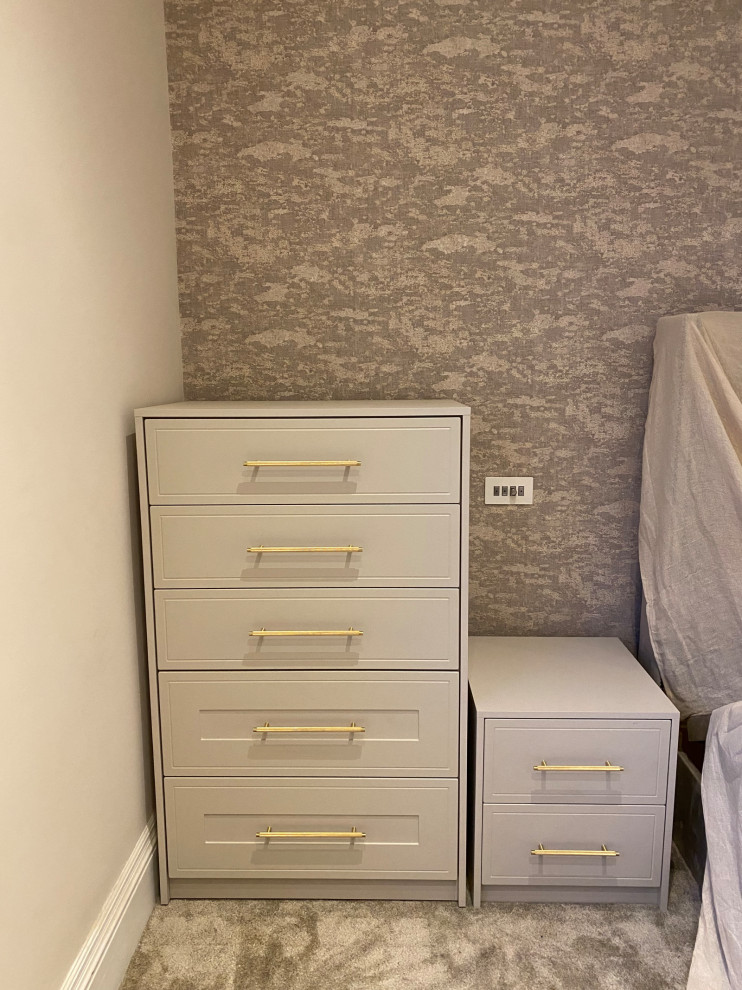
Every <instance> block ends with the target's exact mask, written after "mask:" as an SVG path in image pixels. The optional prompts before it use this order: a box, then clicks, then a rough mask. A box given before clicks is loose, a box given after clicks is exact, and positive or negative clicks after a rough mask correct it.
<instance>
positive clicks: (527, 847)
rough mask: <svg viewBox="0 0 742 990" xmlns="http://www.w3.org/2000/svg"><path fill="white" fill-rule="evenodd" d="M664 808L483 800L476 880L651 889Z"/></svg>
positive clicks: (658, 869)
mask: <svg viewBox="0 0 742 990" xmlns="http://www.w3.org/2000/svg"><path fill="white" fill-rule="evenodd" d="M664 825H665V809H664V807H660V808H658V807H651V806H649V805H643V806H642V805H632V806H625V807H622V808H606V807H601V806H600V805H585V806H583V807H581V808H576V807H574V806H573V805H554V806H553V807H550V808H548V809H547V808H536V807H533V806H530V807H529V806H525V805H512V804H500V805H485V806H484V819H483V837H482V883H483V884H528V885H531V886H539V885H544V886H549V885H554V884H571V885H574V886H592V887H610V886H625V887H658V886H659V883H660V873H661V867H662V843H663V832H664Z"/></svg>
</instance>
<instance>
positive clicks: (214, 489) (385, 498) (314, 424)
mask: <svg viewBox="0 0 742 990" xmlns="http://www.w3.org/2000/svg"><path fill="white" fill-rule="evenodd" d="M146 435H147V477H148V483H149V494H150V502H152V503H153V504H163V503H178V502H180V503H188V502H190V503H200V504H205V503H223V504H229V503H243V504H249V503H252V504H256V503H261V504H276V503H289V502H291V503H296V502H303V503H353V502H359V503H373V502H457V501H458V500H459V496H460V477H461V420H460V419H458V418H457V417H443V416H441V417H414V418H413V417H405V418H403V419H394V418H390V419H383V418H381V419H380V418H368V419H361V418H353V419H331V418H327V419H255V420H251V421H245V420H244V419H219V420H209V419H202V420H186V421H183V420H182V419H157V420H149V421H148V422H147V425H146Z"/></svg>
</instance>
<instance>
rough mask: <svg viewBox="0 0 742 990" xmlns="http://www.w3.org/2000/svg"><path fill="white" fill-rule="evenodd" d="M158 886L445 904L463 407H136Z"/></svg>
mask: <svg viewBox="0 0 742 990" xmlns="http://www.w3.org/2000/svg"><path fill="white" fill-rule="evenodd" d="M136 423H137V445H138V456H139V475H140V491H141V508H142V529H143V545H144V555H145V568H144V572H145V585H146V595H147V601H146V606H147V627H148V644H149V663H150V691H151V702H152V704H151V708H152V719H153V740H154V760H155V774H156V780H155V785H156V802H157V816H158V838H159V860H160V891H161V899H162V901H163V903H167V901H168V899H169V897H171V896H173V897H333V898H337V897H346V898H366V897H368V898H372V897H379V898H382V897H384V898H408V899H409V898H420V899H451V900H458V901H459V903H461V904H463V903H464V900H465V896H466V891H465V869H464V864H465V842H464V831H465V830H464V812H465V807H466V800H465V780H464V768H465V728H466V718H465V715H466V683H467V680H466V669H467V668H466V655H467V642H468V641H467V630H466V612H467V579H466V578H467V524H468V461H469V410H468V409H467V408H466V407H465V406H461V405H459V404H458V403H453V402H442V401H429V402H427V401H422V402H415V401H411V402H324V403H323V402H299V403H282V402H276V403H249V402H224V403H214V402H183V403H174V404H171V405H165V406H155V407H150V408H146V409H139V410H137V414H136Z"/></svg>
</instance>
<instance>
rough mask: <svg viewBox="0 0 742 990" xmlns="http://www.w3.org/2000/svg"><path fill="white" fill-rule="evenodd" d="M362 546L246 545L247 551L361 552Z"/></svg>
mask: <svg viewBox="0 0 742 990" xmlns="http://www.w3.org/2000/svg"><path fill="white" fill-rule="evenodd" d="M362 550H363V547H248V548H247V552H248V553H361V551H362Z"/></svg>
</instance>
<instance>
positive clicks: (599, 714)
mask: <svg viewBox="0 0 742 990" xmlns="http://www.w3.org/2000/svg"><path fill="white" fill-rule="evenodd" d="M469 686H470V688H471V692H472V697H473V698H474V703H475V705H476V708H477V714H478V715H479V717H480V718H482V717H484V718H521V717H527V718H574V717H585V718H587V717H593V718H632V717H638V718H670V717H673V718H678V711H677V709H676V708H675V706H674V705H673V704H672V702H671V701H670V699H669V698H668V697H667V695H666V694H665V693H664V692H663V691H662V690H661V689H660V688H659V687H658V686H657V684H655V682H654V681H653V680H652V678H651V677H650V676H649V674H647V673H646V671H645V670H644V668H643V667H642V666H641V664H640V663H639V662H638V661H637V660H635V659H634V657H633V656H632V655H631V654H630V653H629V651H628V650H627V649H626V647H625V646H624V645H623V644H622V643H621V641H620V640H619V639H611V638H604V637H556V636H554V637H552V636H472V637H470V638H469Z"/></svg>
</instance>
